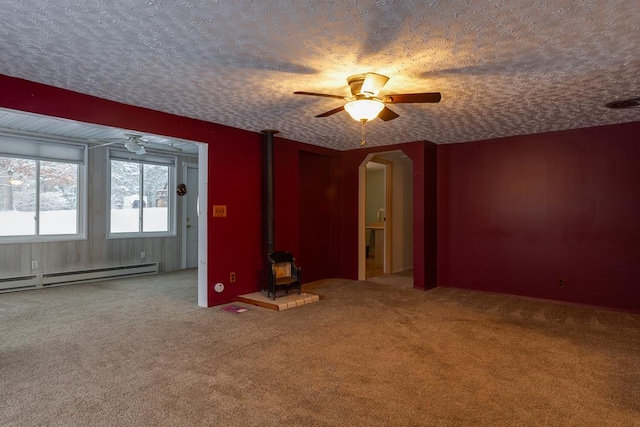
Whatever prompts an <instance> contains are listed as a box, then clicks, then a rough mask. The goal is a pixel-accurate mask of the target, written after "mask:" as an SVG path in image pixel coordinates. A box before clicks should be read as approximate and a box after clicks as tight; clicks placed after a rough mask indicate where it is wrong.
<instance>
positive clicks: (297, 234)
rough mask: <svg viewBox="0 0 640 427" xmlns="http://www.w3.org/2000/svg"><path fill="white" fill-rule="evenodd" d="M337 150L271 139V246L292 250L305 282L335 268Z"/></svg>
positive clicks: (337, 260) (332, 274) (337, 244)
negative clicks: (272, 195) (272, 147)
mask: <svg viewBox="0 0 640 427" xmlns="http://www.w3.org/2000/svg"><path fill="white" fill-rule="evenodd" d="M340 154H341V153H340V152H339V151H335V150H330V149H326V148H321V147H317V146H312V145H309V144H302V143H299V142H294V141H290V140H286V139H282V138H276V140H275V143H274V175H275V202H276V203H275V216H276V220H275V228H276V230H275V231H276V233H275V235H276V239H275V240H276V241H275V247H276V250H283V251H288V252H291V253H293V254H294V256H295V257H296V261H297V263H298V265H299V266H300V267H302V275H303V276H302V277H303V282H305V283H306V282H311V281H314V280H319V279H323V278H330V277H337V276H338V275H339V272H340V259H341V258H340V253H341V251H340V228H339V227H340V191H341V190H340V183H341V181H340Z"/></svg>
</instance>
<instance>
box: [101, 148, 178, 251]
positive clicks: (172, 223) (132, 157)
mask: <svg viewBox="0 0 640 427" xmlns="http://www.w3.org/2000/svg"><path fill="white" fill-rule="evenodd" d="M113 160H115V161H122V162H130V163H138V164H143V165H144V164H147V165H158V166H166V167H168V168H169V177H168V183H167V204H168V209H167V214H168V216H169V218H168V219H167V225H168V227H169V230H167V231H144V219H143V216H144V213H143V211H144V209H145V208H146V207H145V206H144V203H140V204H139V209H140V211H139V212H140V215H139V223H138V224H139V230H140V231H137V232H124V233H113V232H111V162H112V161H113ZM177 163H178V158H177V157H176V156H171V155H164V154H155V153H148V154H142V155H138V154H135V153H131V152H129V151H125V150H120V149H116V148H109V149H108V154H107V167H106V169H107V179H106V182H107V191H105V193H106V199H105V206H106V209H105V211H106V215H105V217H106V237H107V239H140V238H148V237H175V236H177V225H176V224H177V214H176V212H177V207H176V204H177V198H176V195H175V193H174V192H173V191H171V189H172V188H175V185H176V184H175V183H176V180H177V177H176V173H177ZM138 182H139V185H138V187H139V194H138V195H139V196H140V197H141V198H139V200H143V201H144V195H143V192H144V172H143V170H142V169H141V170H140V172H139V175H138Z"/></svg>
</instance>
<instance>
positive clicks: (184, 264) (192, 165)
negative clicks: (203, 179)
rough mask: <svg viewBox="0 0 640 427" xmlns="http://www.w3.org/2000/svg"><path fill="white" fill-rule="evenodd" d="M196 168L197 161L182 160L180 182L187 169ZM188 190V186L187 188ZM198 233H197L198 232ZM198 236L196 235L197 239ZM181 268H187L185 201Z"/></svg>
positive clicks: (186, 176) (183, 179)
mask: <svg viewBox="0 0 640 427" xmlns="http://www.w3.org/2000/svg"><path fill="white" fill-rule="evenodd" d="M189 168H191V169H198V164H197V163H189V162H182V182H184V183H186V182H187V181H188V176H189V174H188V169H189ZM199 177H200V173H199V172H198V181H199V180H200V179H199ZM187 191H189V188H187ZM198 234H199V233H198ZM199 238H200V236H199V235H198V239H199ZM181 267H182V269H183V270H184V269H185V268H187V202H186V199H185V202H184V203H182V264H181Z"/></svg>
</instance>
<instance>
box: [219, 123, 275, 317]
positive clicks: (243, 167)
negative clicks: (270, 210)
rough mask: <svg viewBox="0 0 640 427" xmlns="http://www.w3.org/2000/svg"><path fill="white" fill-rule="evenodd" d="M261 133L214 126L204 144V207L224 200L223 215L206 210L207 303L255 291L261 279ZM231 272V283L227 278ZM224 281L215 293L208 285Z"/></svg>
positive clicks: (262, 280) (264, 278)
mask: <svg viewBox="0 0 640 427" xmlns="http://www.w3.org/2000/svg"><path fill="white" fill-rule="evenodd" d="M262 145H263V143H262V135H261V134H257V133H254V132H246V131H241V130H238V129H232V128H227V129H220V130H218V131H217V132H216V138H215V141H214V142H210V143H209V144H208V146H209V153H208V154H209V206H210V207H212V206H213V205H226V206H227V216H226V217H225V218H214V217H213V215H212V212H210V214H209V215H210V219H209V223H208V229H207V238H208V250H209V256H208V259H209V265H208V267H209V269H208V279H209V285H210V289H209V294H208V295H209V306H213V305H218V304H223V303H226V302H231V301H235V300H236V297H237V296H238V295H243V294H247V293H252V292H257V291H259V290H260V289H261V288H262V285H263V283H264V282H265V280H266V273H265V272H264V266H263V263H264V260H265V259H264V257H263V254H262V227H263V224H262ZM231 272H235V273H236V280H237V281H236V283H230V282H229V275H230V273H231ZM217 282H221V283H224V284H225V291H224V292H223V293H221V294H218V293H216V292H213V291H212V290H211V285H212V284H215V283H217Z"/></svg>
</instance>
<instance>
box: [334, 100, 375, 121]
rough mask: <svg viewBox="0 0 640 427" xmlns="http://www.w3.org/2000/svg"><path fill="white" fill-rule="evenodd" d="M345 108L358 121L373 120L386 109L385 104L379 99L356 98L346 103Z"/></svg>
mask: <svg viewBox="0 0 640 427" xmlns="http://www.w3.org/2000/svg"><path fill="white" fill-rule="evenodd" d="M344 109H345V110H346V111H347V113H349V115H350V116H351V118H352V119H353V120H356V121H358V122H362V121H365V122H366V121H369V120H373V119H375V118H376V117H378V114H380V112H381V111H382V110H383V109H384V104H383V103H382V102H381V101H378V100H377V99H355V100H353V101H349V102H347V103H346V104H345V106H344Z"/></svg>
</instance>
